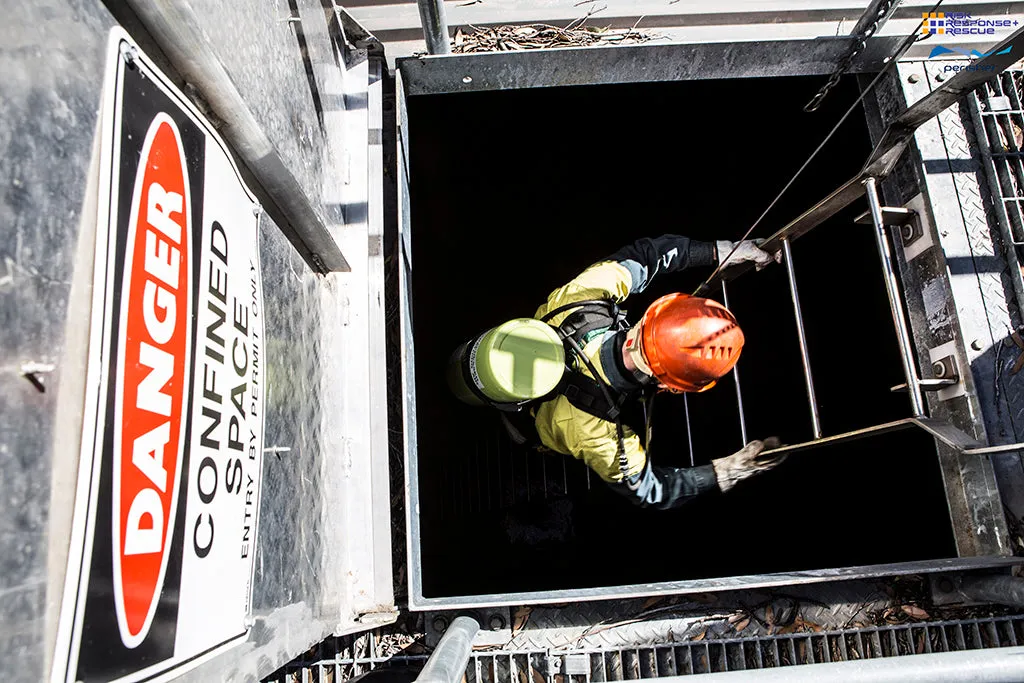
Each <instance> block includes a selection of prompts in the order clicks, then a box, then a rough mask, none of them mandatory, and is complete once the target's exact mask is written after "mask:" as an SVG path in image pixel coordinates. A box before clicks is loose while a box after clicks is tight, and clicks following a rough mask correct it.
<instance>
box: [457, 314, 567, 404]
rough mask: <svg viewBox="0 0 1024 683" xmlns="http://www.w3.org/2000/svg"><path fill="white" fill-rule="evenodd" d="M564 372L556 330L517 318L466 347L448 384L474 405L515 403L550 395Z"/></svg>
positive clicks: (489, 331) (459, 352)
mask: <svg viewBox="0 0 1024 683" xmlns="http://www.w3.org/2000/svg"><path fill="white" fill-rule="evenodd" d="M564 372H565V348H564V347H563V345H562V340H561V338H560V337H559V336H558V333H557V332H556V331H555V329H554V328H553V327H551V326H550V325H548V324H547V323H543V322H541V321H540V320H535V319H533V318H516V319H515V320H509V321H508V322H506V323H502V324H501V325H498V326H497V327H494V328H492V329H490V330H487V331H486V332H484V333H483V334H481V335H479V336H478V337H475V338H474V339H471V340H470V341H468V342H466V343H465V344H463V345H461V346H460V347H459V348H457V349H456V350H455V353H453V354H452V356H451V359H450V360H449V362H448V386H449V387H451V390H452V392H454V394H455V395H456V396H457V397H458V398H459V399H460V400H462V401H464V402H466V403H469V404H472V405H493V404H515V403H522V402H525V401H530V400H533V399H536V398H540V397H542V396H545V395H547V394H549V393H551V392H552V391H554V389H555V387H557V386H558V383H559V382H560V381H561V379H562V374H563V373H564Z"/></svg>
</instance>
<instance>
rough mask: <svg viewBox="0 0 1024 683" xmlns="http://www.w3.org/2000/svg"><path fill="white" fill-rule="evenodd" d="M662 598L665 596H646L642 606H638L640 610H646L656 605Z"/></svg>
mask: <svg viewBox="0 0 1024 683" xmlns="http://www.w3.org/2000/svg"><path fill="white" fill-rule="evenodd" d="M664 599H665V598H663V597H659V596H654V597H651V598H647V599H646V600H644V604H643V606H642V607H640V611H641V612H646V611H647V610H649V609H651V608H652V607H654V606H655V605H657V604H658V603H659V602H662V601H663V600H664Z"/></svg>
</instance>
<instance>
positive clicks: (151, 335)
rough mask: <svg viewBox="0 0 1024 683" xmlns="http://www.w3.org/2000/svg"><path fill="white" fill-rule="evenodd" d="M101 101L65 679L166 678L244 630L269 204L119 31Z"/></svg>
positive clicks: (254, 517) (63, 641)
mask: <svg viewBox="0 0 1024 683" xmlns="http://www.w3.org/2000/svg"><path fill="white" fill-rule="evenodd" d="M109 49H110V52H109V56H108V68H107V80H106V84H105V90H104V102H103V111H102V115H101V124H102V132H101V136H102V138H101V164H100V167H101V168H100V200H99V215H98V224H97V244H96V261H95V273H94V279H93V291H94V297H93V312H92V328H91V336H90V345H89V371H88V373H89V376H88V383H87V387H88V395H87V398H86V417H85V424H84V426H83V430H82V434H83V438H82V454H81V461H80V465H79V483H78V492H77V497H76V501H75V505H76V508H75V522H74V527H73V529H74V534H73V538H72V542H71V545H72V547H71V552H70V555H69V562H68V572H67V581H66V585H65V595H64V602H63V605H62V612H61V623H60V630H59V634H58V648H57V656H56V657H55V663H54V671H53V679H54V680H55V681H85V682H88V681H94V680H96V681H99V680H104V681H106V680H121V681H142V680H153V679H163V678H167V677H169V676H172V675H177V674H180V673H181V672H182V671H184V670H185V669H187V668H191V667H193V666H196V665H197V664H199V663H201V662H202V661H204V660H205V659H207V658H210V657H213V656H215V655H216V654H218V653H219V652H221V651H222V650H223V649H224V648H227V647H230V646H231V645H232V644H234V643H237V642H239V641H240V640H241V639H244V638H245V636H246V635H247V633H248V624H249V612H250V606H251V601H252V582H253V567H254V565H253V558H254V556H255V551H256V538H257V533H256V532H257V522H258V518H259V500H260V483H261V476H260V474H261V467H262V453H263V394H264V391H263V384H264V368H263V364H264V358H263V353H264V336H263V289H262V282H261V278H260V262H259V239H258V238H259V231H258V225H259V218H258V216H259V205H258V203H257V202H256V199H255V197H254V196H253V194H252V193H251V192H250V191H249V190H248V188H247V187H246V186H245V184H244V183H243V181H242V180H241V178H240V177H239V175H238V171H237V169H236V168H235V166H234V163H233V161H232V158H231V156H230V155H229V154H228V152H227V148H226V147H225V146H224V143H223V141H222V140H221V139H220V138H219V137H218V135H217V134H216V132H215V131H214V130H213V128H212V127H211V126H210V125H209V123H208V122H206V121H205V120H204V119H203V118H202V116H201V115H199V114H198V113H197V112H196V111H195V110H194V108H193V107H192V105H191V103H190V102H189V101H188V100H187V99H186V98H185V97H184V96H183V95H182V94H181V93H180V92H179V91H178V90H177V89H176V88H175V87H174V86H173V84H171V83H170V82H169V80H168V79H167V78H166V77H165V76H164V75H163V74H161V73H160V72H159V71H158V70H157V69H156V68H155V67H154V66H153V65H152V64H151V63H150V62H149V60H148V59H147V58H146V57H145V55H143V54H142V52H141V51H140V50H139V49H138V48H137V46H135V45H134V44H133V43H132V41H131V40H130V39H129V38H128V36H127V34H125V33H124V32H123V31H122V30H120V29H115V31H114V32H113V33H112V35H111V41H110V48H109Z"/></svg>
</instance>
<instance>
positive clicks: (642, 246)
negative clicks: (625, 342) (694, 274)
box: [534, 235, 718, 509]
mask: <svg viewBox="0 0 1024 683" xmlns="http://www.w3.org/2000/svg"><path fill="white" fill-rule="evenodd" d="M715 261H716V254H715V249H714V245H713V244H712V243H709V242H697V241H693V240H689V239H688V238H686V237H681V236H679V235H664V236H662V237H659V238H653V239H650V238H645V239H642V240H637V241H636V242H634V243H633V244H631V245H627V246H626V247H623V248H622V249H620V250H619V251H617V252H615V253H614V254H612V255H611V256H610V257H609V259H608V260H605V261H600V262H598V263H595V264H594V265H592V266H590V267H589V268H587V269H586V270H585V271H583V272H582V273H581V274H580V275H578V276H577V277H575V278H574V279H573V280H572V281H571V282H569V283H568V284H566V285H565V286H563V287H559V288H558V289H556V290H555V291H553V292H551V294H550V295H549V296H548V300H547V302H545V304H544V305H543V306H541V307H540V308H538V309H537V312H536V313H535V315H534V317H536V318H538V319H539V318H542V317H543V316H544V315H545V314H546V313H547V312H548V311H552V310H554V309H556V308H558V307H559V306H564V305H566V304H572V303H577V302H580V301H586V300H593V299H604V300H608V299H610V300H612V301H615V302H616V303H622V302H623V301H625V300H626V298H627V297H628V296H629V295H630V294H634V293H637V292H640V291H643V290H644V289H645V288H646V287H647V285H648V284H650V282H651V280H652V279H653V278H654V277H655V275H657V274H660V273H671V272H676V271H680V270H683V269H684V268H688V267H690V266H706V265H712V264H713V263H715ZM572 312H573V311H571V310H570V311H566V312H565V313H561V314H559V315H557V316H555V317H553V318H552V319H551V320H549V321H548V322H550V323H551V324H552V325H555V326H557V325H559V324H560V323H561V322H562V320H564V319H565V317H566V316H567V315H571V314H572ZM605 339H606V333H605V332H603V331H602V332H599V333H596V335H595V336H594V337H593V338H590V339H588V340H587V341H586V343H585V344H584V345H583V353H584V354H585V355H586V356H587V358H589V359H590V361H591V362H592V363H593V364H594V367H595V369H596V370H597V371H598V372H599V373H600V374H601V379H603V380H604V381H605V382H608V381H609V376H608V369H607V368H605V367H603V362H602V358H601V346H602V342H604V341H605ZM610 342H614V340H610ZM609 350H612V351H613V353H621V351H620V350H619V349H609ZM605 357H606V358H609V357H613V356H609V355H606V356H605ZM578 370H579V371H581V372H583V373H584V374H586V375H587V376H588V377H592V375H591V373H590V371H589V370H588V369H587V368H586V366H585V365H583V366H582V367H579V368H578ZM616 372H619V373H620V374H621V371H619V370H617V371H616ZM534 415H535V420H534V424H535V426H536V429H537V433H538V435H539V436H540V441H541V443H542V444H543V445H544V446H545V447H547V448H549V449H551V450H553V451H557V452H559V453H564V454H566V455H571V456H573V457H574V458H576V459H578V460H582V461H583V462H584V463H586V464H587V466H588V467H590V468H591V469H592V470H593V471H594V472H595V473H596V474H597V475H598V476H600V477H601V479H603V480H604V481H606V482H608V483H609V484H610V485H612V487H613V488H614V489H616V490H619V491H621V492H623V493H624V494H626V495H628V496H629V497H630V498H631V499H632V500H633V502H635V503H636V504H638V505H641V506H652V507H658V508H662V509H665V508H671V507H676V506H678V505H681V504H683V503H685V502H687V501H689V500H692V499H693V498H694V497H696V496H697V495H700V494H702V493H705V492H707V491H711V490H717V488H718V484H717V480H716V478H715V473H714V468H713V467H712V466H711V465H703V466H701V467H691V468H673V467H652V466H650V463H648V458H647V454H646V452H645V451H644V447H643V446H642V445H641V443H640V439H639V438H638V437H637V435H636V434H635V433H633V431H632V430H631V429H630V428H629V427H627V426H626V425H623V433H624V437H625V438H624V446H625V453H626V458H627V462H628V469H627V476H628V477H629V479H630V483H631V484H632V485H633V486H632V488H630V487H627V486H626V485H625V482H623V475H622V472H621V470H620V468H619V461H618V435H617V430H616V426H615V423H613V422H609V421H607V420H603V419H601V418H599V417H596V416H594V415H591V414H590V413H588V412H586V411H584V410H580V409H579V408H577V407H576V406H574V405H572V404H571V403H570V402H569V400H568V399H567V398H566V397H565V396H563V395H558V396H556V397H555V398H553V399H551V400H549V401H546V402H544V403H542V404H541V405H540V406H538V407H537V408H536V409H535V412H534Z"/></svg>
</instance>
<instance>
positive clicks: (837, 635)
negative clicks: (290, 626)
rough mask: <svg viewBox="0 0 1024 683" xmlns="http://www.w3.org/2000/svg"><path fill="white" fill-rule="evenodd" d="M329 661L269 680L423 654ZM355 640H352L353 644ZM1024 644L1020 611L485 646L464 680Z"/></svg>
mask: <svg viewBox="0 0 1024 683" xmlns="http://www.w3.org/2000/svg"><path fill="white" fill-rule="evenodd" d="M359 641H365V644H364V645H362V646H361V647H360V646H358V645H355V646H352V647H348V648H343V649H341V650H340V651H339V652H338V655H337V656H336V657H334V658H332V659H319V660H315V661H305V662H304V661H302V660H298V661H296V662H294V663H292V664H291V665H289V666H288V667H287V668H286V669H284V670H282V671H280V672H278V674H276V676H275V677H272V678H269V679H267V681H268V683H269V682H273V683H298V682H303V683H305V682H306V681H310V682H313V681H316V682H328V681H332V682H334V681H337V682H340V681H345V680H348V679H350V678H353V677H355V676H358V675H360V674H363V673H366V672H368V671H370V670H372V669H376V668H380V667H396V666H402V667H405V666H415V667H419V666H422V665H423V663H424V662H425V661H426V659H427V655H425V654H423V655H397V656H394V657H390V658H389V657H383V656H378V655H377V654H375V652H374V649H375V646H374V643H375V642H376V640H375V638H374V636H373V634H370V635H369V636H367V637H364V638H360V639H359ZM359 641H356V642H357V643H358V642H359ZM1019 644H1024V614H1022V615H1013V616H1003V617H991V618H984V619H964V620H958V621H934V622H916V623H910V624H901V625H894V626H878V627H869V628H862V629H852V630H839V631H823V632H820V633H793V634H785V635H775V636H764V637H759V638H730V639H712V640H702V641H699V642H694V641H688V642H681V643H666V644H661V645H653V646H644V647H626V648H607V649H599V650H596V649H595V650H573V651H569V652H559V651H556V650H547V651H545V650H491V651H483V652H474V653H473V654H472V656H471V658H470V660H469V664H468V666H467V667H466V678H465V679H464V681H465V683H591V682H594V683H600V682H603V681H624V680H625V681H628V680H639V679H641V678H659V677H662V676H684V675H689V674H700V673H717V672H724V671H741V670H745V669H775V668H779V667H784V666H795V665H799V664H816V663H827V662H845V661H852V660H858V659H879V658H883V657H901V656H904V655H915V654H927V653H933V652H958V651H962V650H980V649H986V648H999V647H1014V646H1017V645H1019Z"/></svg>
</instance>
